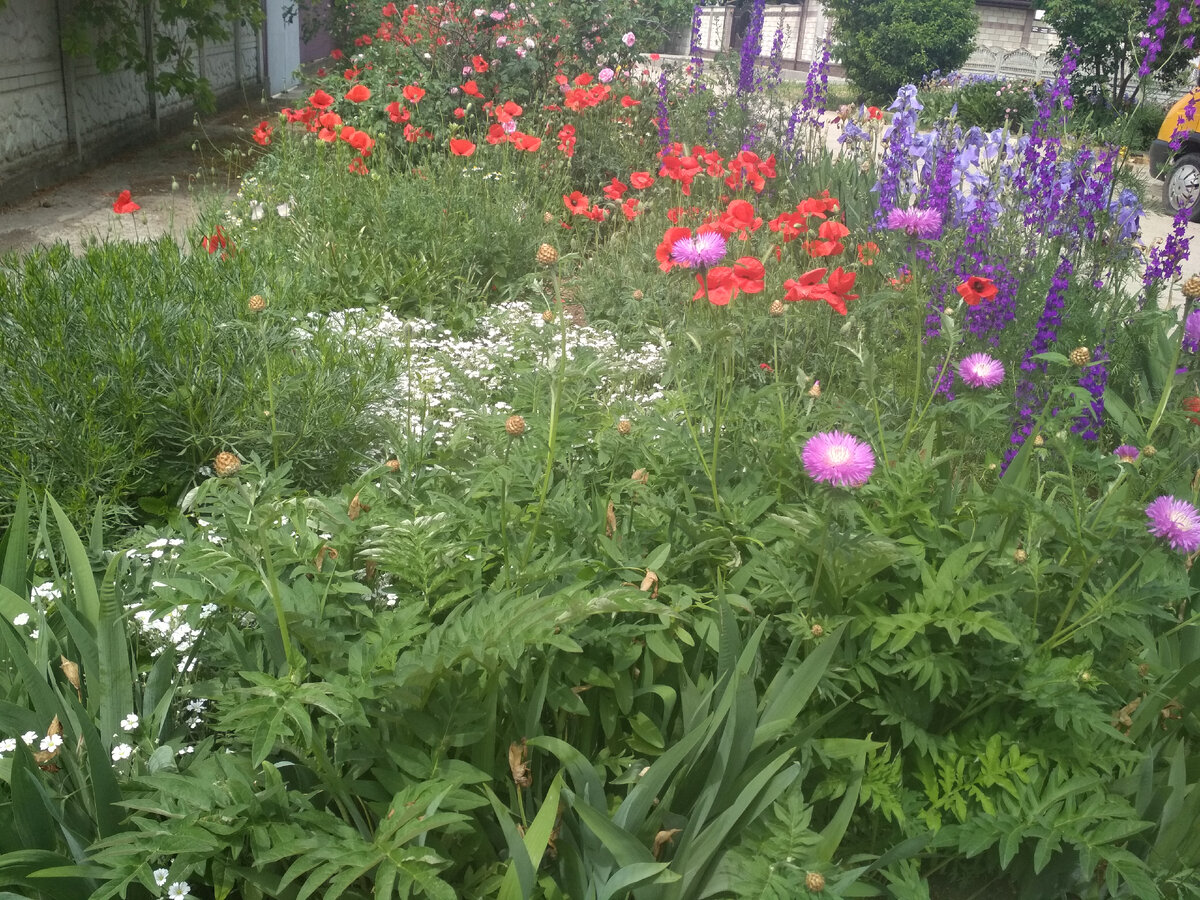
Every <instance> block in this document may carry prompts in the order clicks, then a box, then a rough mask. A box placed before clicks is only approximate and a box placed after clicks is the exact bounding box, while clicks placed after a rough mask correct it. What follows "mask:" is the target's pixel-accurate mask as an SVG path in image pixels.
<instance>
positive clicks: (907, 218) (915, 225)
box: [887, 206, 942, 240]
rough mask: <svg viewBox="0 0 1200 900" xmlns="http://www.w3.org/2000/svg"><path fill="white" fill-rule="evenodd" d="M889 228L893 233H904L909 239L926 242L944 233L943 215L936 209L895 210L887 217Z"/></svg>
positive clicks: (913, 208)
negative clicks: (918, 239)
mask: <svg viewBox="0 0 1200 900" xmlns="http://www.w3.org/2000/svg"><path fill="white" fill-rule="evenodd" d="M887 227H888V229H889V230H891V231H903V232H904V233H905V234H907V235H908V236H909V237H916V238H921V239H922V240H926V239H929V238H936V237H937V236H938V235H939V234H941V231H942V214H941V213H940V212H938V211H937V210H936V209H919V208H917V207H915V206H910V207H909V208H908V209H899V208H897V209H893V210H891V211H890V212H888V215H887Z"/></svg>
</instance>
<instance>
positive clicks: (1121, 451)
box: [1113, 444, 1141, 463]
mask: <svg viewBox="0 0 1200 900" xmlns="http://www.w3.org/2000/svg"><path fill="white" fill-rule="evenodd" d="M1140 455H1141V451H1140V450H1138V448H1137V447H1134V446H1133V445H1132V444H1122V445H1121V446H1120V447H1118V448H1117V449H1116V450H1114V451H1113V456H1115V457H1116V458H1117V459H1119V460H1120V461H1121V462H1127V463H1131V462H1137V458H1138V456H1140Z"/></svg>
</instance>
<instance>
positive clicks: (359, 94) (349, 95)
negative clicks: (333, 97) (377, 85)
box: [346, 84, 371, 103]
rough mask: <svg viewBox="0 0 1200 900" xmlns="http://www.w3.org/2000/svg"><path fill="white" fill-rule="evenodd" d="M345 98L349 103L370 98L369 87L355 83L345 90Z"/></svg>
mask: <svg viewBox="0 0 1200 900" xmlns="http://www.w3.org/2000/svg"><path fill="white" fill-rule="evenodd" d="M346 99H347V100H349V101H350V102H351V103H362V102H363V101H364V100H370V99H371V89H370V88H369V87H367V86H366V85H365V84H356V85H355V86H354V87H352V88H350V90H348V91H346Z"/></svg>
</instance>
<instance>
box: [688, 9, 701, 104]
mask: <svg viewBox="0 0 1200 900" xmlns="http://www.w3.org/2000/svg"><path fill="white" fill-rule="evenodd" d="M703 19H704V7H703V6H701V5H699V4H697V5H696V6H695V7H694V8H693V9H692V42H691V44H690V46H689V47H688V55H689V56H691V62H692V85H691V90H693V91H702V90H704V56H703V55H702V54H701V53H700V25H701V23H702V22H703Z"/></svg>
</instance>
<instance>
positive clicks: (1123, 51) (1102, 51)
mask: <svg viewBox="0 0 1200 900" xmlns="http://www.w3.org/2000/svg"><path fill="white" fill-rule="evenodd" d="M1156 5H1157V4H1156V3H1155V2H1154V0H1104V2H1095V0H1047V2H1046V4H1045V7H1046V22H1047V24H1049V25H1050V26H1052V27H1053V28H1054V30H1055V31H1057V32H1058V34H1059V36H1060V37H1061V38H1062V43H1061V44H1059V46H1058V47H1057V48H1056V49H1055V50H1054V51H1053V52H1054V53H1055V54H1056V55H1057V56H1058V57H1059V58H1061V57H1062V54H1063V53H1064V51H1065V50H1066V48H1067V47H1068V46H1069V45H1070V44H1073V45H1074V46H1076V47H1078V62H1079V68H1078V69H1077V70H1076V71H1075V73H1074V74H1073V75H1072V76H1071V86H1072V89H1073V90H1075V91H1076V92H1077V93H1079V94H1082V95H1094V96H1098V97H1099V98H1101V99H1102V100H1104V101H1107V102H1109V103H1111V104H1113V105H1116V106H1125V105H1126V104H1127V102H1128V101H1127V97H1128V94H1129V93H1130V91H1129V85H1130V82H1131V81H1133V80H1134V79H1135V78H1136V76H1137V72H1138V67H1139V65H1140V64H1141V62H1142V59H1143V58H1144V55H1145V52H1146V47H1145V46H1144V45H1143V44H1142V43H1141V40H1140V37H1139V29H1140V26H1141V25H1142V24H1144V23H1146V21H1147V20H1148V18H1149V16H1150V13H1151V10H1153V9H1154V8H1155V7H1156ZM1164 5H1165V6H1166V7H1167V9H1166V10H1165V15H1164V16H1163V19H1162V23H1161V24H1162V27H1163V32H1164V34H1163V39H1162V40H1161V52H1160V53H1159V54H1158V58H1157V59H1156V60H1155V61H1154V63H1153V65H1152V70H1153V72H1154V75H1155V77H1157V78H1159V79H1161V80H1162V81H1163V82H1171V81H1174V80H1175V79H1176V78H1177V77H1179V76H1180V75H1181V74H1182V73H1183V72H1184V71H1185V70H1186V69H1187V68H1188V66H1189V65H1190V62H1189V58H1190V56H1191V52H1190V50H1187V49H1185V47H1184V46H1183V41H1184V39H1185V38H1187V37H1188V36H1189V35H1191V36H1193V37H1194V36H1195V34H1196V27H1195V25H1191V26H1188V27H1186V28H1182V27H1180V25H1179V20H1178V14H1179V10H1180V8H1181V7H1183V8H1185V9H1190V8H1188V7H1187V6H1186V3H1181V2H1180V0H1175V2H1171V3H1168V4H1164Z"/></svg>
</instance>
